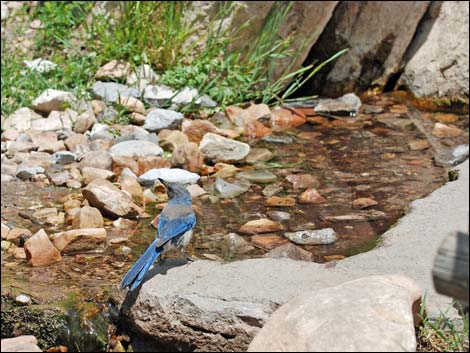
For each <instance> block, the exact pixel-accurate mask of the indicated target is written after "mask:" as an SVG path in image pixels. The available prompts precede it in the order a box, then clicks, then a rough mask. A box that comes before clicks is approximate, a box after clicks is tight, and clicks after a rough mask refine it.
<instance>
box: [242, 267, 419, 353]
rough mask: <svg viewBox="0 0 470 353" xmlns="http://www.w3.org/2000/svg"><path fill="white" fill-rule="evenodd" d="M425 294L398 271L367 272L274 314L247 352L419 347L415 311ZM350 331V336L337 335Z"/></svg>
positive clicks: (294, 301) (408, 349) (307, 295)
mask: <svg viewBox="0 0 470 353" xmlns="http://www.w3.org/2000/svg"><path fill="white" fill-rule="evenodd" d="M420 299H421V290H420V289H419V287H417V285H416V284H415V283H414V282H413V281H411V280H410V279H408V278H406V277H402V276H398V275H388V276H371V277H365V278H361V279H357V280H354V281H350V282H346V283H344V284H342V285H339V286H335V287H330V288H325V289H322V290H320V291H316V292H308V293H304V294H301V295H299V296H297V297H296V298H294V299H292V300H290V301H289V302H288V303H286V304H284V305H283V306H282V307H281V308H279V309H278V310H277V311H276V312H275V313H274V314H273V315H272V316H271V317H270V319H269V321H268V322H267V323H266V324H265V325H264V327H263V328H262V329H261V330H260V332H259V333H258V335H257V336H256V337H255V338H254V340H253V341H252V342H251V344H250V346H249V348H248V352H257V351H271V352H275V351H287V350H288V351H309V352H324V351H337V352H344V351H350V350H354V351H361V352H367V351H381V352H393V351H405V352H414V351H415V350H416V337H415V329H414V322H413V314H414V311H415V312H416V310H417V308H418V307H419V304H418V303H419V301H420ZM344 318H348V320H344ZM345 332H348V339H347V340H341V339H338V337H341V335H343V334H344V333H345ZM352 347H354V348H352Z"/></svg>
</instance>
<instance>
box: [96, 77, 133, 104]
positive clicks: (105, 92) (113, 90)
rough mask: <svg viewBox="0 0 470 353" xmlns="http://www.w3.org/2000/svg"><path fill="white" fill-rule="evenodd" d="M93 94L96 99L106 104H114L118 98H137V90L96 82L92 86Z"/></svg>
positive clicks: (120, 85) (118, 84) (112, 83)
mask: <svg viewBox="0 0 470 353" xmlns="http://www.w3.org/2000/svg"><path fill="white" fill-rule="evenodd" d="M93 94H94V95H95V97H96V98H98V99H100V100H102V101H105V102H108V103H116V102H117V101H118V99H119V97H134V98H138V97H139V95H140V94H139V90H138V89H136V88H131V87H128V86H126V85H123V84H120V83H115V82H101V81H97V82H95V84H94V85H93Z"/></svg>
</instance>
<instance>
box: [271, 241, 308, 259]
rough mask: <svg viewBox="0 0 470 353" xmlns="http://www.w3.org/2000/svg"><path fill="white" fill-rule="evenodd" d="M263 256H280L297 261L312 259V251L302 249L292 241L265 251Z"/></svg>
mask: <svg viewBox="0 0 470 353" xmlns="http://www.w3.org/2000/svg"><path fill="white" fill-rule="evenodd" d="M264 257H271V258H280V257H285V258H289V259H292V260H298V261H312V259H313V255H312V253H310V252H308V251H307V250H304V249H302V248H300V247H298V246H296V245H294V244H292V243H287V244H284V245H281V246H278V247H277V248H274V249H272V250H271V251H269V252H267V253H266V254H265V255H264Z"/></svg>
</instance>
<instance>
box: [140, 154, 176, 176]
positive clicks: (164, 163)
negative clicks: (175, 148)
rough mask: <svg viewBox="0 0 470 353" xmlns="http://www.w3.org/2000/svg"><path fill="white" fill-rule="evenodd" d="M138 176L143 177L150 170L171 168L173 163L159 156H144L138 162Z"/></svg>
mask: <svg viewBox="0 0 470 353" xmlns="http://www.w3.org/2000/svg"><path fill="white" fill-rule="evenodd" d="M137 166H138V168H139V170H138V173H137V175H142V174H144V173H145V172H147V171H149V170H150V169H159V168H171V162H170V160H168V159H164V158H162V157H158V156H142V157H140V158H139V159H138V161H137Z"/></svg>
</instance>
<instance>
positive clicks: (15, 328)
mask: <svg viewBox="0 0 470 353" xmlns="http://www.w3.org/2000/svg"><path fill="white" fill-rule="evenodd" d="M1 319H2V323H1V331H2V338H8V337H16V336H20V335H34V336H35V337H36V338H37V340H38V345H39V347H40V348H41V349H43V350H45V349H47V348H49V347H52V346H55V345H57V344H58V343H59V341H60V337H61V335H62V333H63V330H64V329H65V327H66V320H65V313H64V312H63V311H62V310H60V309H58V308H55V307H50V306H45V305H31V306H16V305H15V303H14V302H13V300H12V298H11V297H9V296H6V295H2V313H1Z"/></svg>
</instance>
